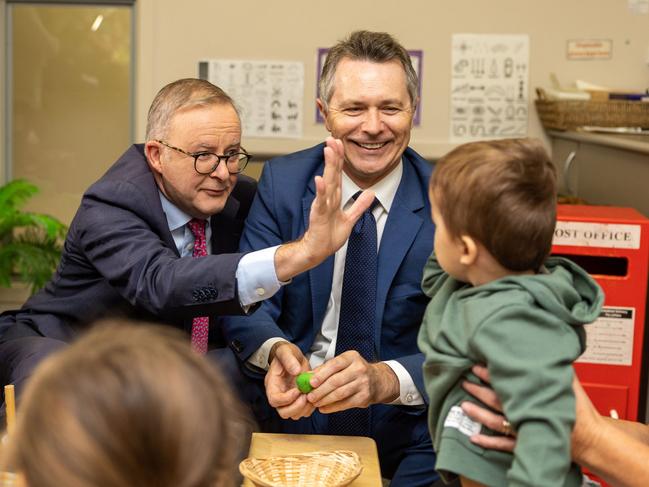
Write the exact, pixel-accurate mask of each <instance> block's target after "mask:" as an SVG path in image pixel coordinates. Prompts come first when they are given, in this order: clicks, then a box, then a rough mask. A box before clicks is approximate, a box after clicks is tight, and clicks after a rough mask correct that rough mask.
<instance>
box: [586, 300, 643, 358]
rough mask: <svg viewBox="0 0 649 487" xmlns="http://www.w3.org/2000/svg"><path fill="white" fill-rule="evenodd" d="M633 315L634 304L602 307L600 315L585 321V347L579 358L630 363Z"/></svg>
mask: <svg viewBox="0 0 649 487" xmlns="http://www.w3.org/2000/svg"><path fill="white" fill-rule="evenodd" d="M634 317H635V309H634V308H621V307H615V306H605V307H604V308H602V312H601V313H600V315H599V318H597V319H596V320H595V321H594V322H593V323H591V324H590V325H586V351H585V352H584V354H583V355H582V356H581V357H579V359H578V360H577V362H580V363H587V364H607V365H631V362H632V359H633V356H632V354H633V330H634V328H633V322H634Z"/></svg>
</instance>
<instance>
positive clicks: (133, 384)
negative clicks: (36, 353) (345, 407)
mask: <svg viewBox="0 0 649 487" xmlns="http://www.w3.org/2000/svg"><path fill="white" fill-rule="evenodd" d="M243 411H245V408H243V407H242V406H241V405H240V404H238V403H237V401H236V400H235V399H234V396H233V394H232V391H231V390H230V388H229V387H228V385H227V384H226V382H225V380H224V378H223V377H222V375H221V374H220V373H219V372H218V370H217V369H216V367H215V366H214V365H212V364H210V363H209V362H208V361H207V360H206V359H205V358H204V357H201V356H199V355H197V354H195V353H194V352H193V351H192V350H191V348H190V345H189V344H188V343H187V339H186V337H183V335H182V334H181V333H180V332H179V331H177V330H174V329H172V328H168V327H163V326H155V325H147V324H137V325H136V324H133V323H128V322H125V321H108V322H104V323H103V324H101V325H100V326H98V327H96V328H94V329H93V330H92V331H90V332H89V333H88V334H87V335H85V336H84V337H82V338H81V339H79V340H78V341H77V342H75V343H74V344H73V345H71V346H70V347H69V348H67V349H65V350H63V351H62V352H60V353H58V354H55V355H53V356H52V357H50V358H49V359H47V360H46V361H44V362H43V363H42V364H41V365H40V366H39V367H38V369H37V370H36V372H35V374H34V375H33V377H32V378H31V379H30V382H29V384H28V386H27V388H26V390H25V394H24V395H23V398H22V402H21V404H20V405H19V408H18V420H17V424H16V428H15V431H14V433H13V434H12V435H11V436H10V438H9V442H8V451H7V455H6V457H5V461H6V462H8V463H9V467H12V468H13V469H15V470H17V471H20V472H22V473H24V475H25V478H26V481H27V485H29V487H61V486H65V487H126V486H135V485H137V486H156V487H166V486H168V487H172V486H173V487H215V486H229V485H234V484H235V481H236V479H237V478H238V477H237V474H236V460H237V458H238V455H239V454H240V453H242V450H244V449H246V448H247V443H246V442H247V441H248V438H249V432H250V429H251V428H250V422H249V420H248V418H247V416H246V414H245V413H244V412H243Z"/></svg>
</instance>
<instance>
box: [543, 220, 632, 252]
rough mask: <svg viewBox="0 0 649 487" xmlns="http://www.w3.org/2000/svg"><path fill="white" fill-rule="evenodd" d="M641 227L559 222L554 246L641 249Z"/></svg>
mask: <svg viewBox="0 0 649 487" xmlns="http://www.w3.org/2000/svg"><path fill="white" fill-rule="evenodd" d="M640 230H641V229H640V225H618V224H612V223H586V222H572V221H558V222H557V226H556V228H555V229H554V238H553V239H552V244H553V245H570V246H575V247H602V248H607V249H639V248H640V233H641V232H640Z"/></svg>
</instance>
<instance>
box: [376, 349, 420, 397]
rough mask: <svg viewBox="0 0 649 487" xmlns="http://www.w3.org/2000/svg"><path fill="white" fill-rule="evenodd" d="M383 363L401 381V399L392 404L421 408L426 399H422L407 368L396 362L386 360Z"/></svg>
mask: <svg viewBox="0 0 649 487" xmlns="http://www.w3.org/2000/svg"><path fill="white" fill-rule="evenodd" d="M383 363H384V364H386V365H387V366H388V367H390V368H391V369H392V371H393V372H394V373H395V374H396V375H397V379H399V397H398V398H396V399H395V400H394V401H392V402H391V403H390V404H392V405H395V406H421V405H422V404H424V398H423V397H421V394H420V393H419V390H418V389H417V387H415V382H414V381H413V380H412V377H411V375H410V374H409V373H408V371H407V370H406V368H405V367H404V366H403V365H401V364H400V363H399V362H397V361H396V360H386V361H385V362H383Z"/></svg>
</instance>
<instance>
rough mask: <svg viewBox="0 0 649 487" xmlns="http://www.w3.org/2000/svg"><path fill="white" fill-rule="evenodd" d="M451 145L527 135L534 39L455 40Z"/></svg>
mask: <svg viewBox="0 0 649 487" xmlns="http://www.w3.org/2000/svg"><path fill="white" fill-rule="evenodd" d="M451 49H452V53H451V116H450V140H451V142H467V141H471V140H483V139H496V138H509V137H525V136H526V135H527V116H528V109H529V107H528V98H529V96H528V91H529V90H528V83H529V37H528V36H527V35H496V34H455V35H453V40H452V47H451Z"/></svg>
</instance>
